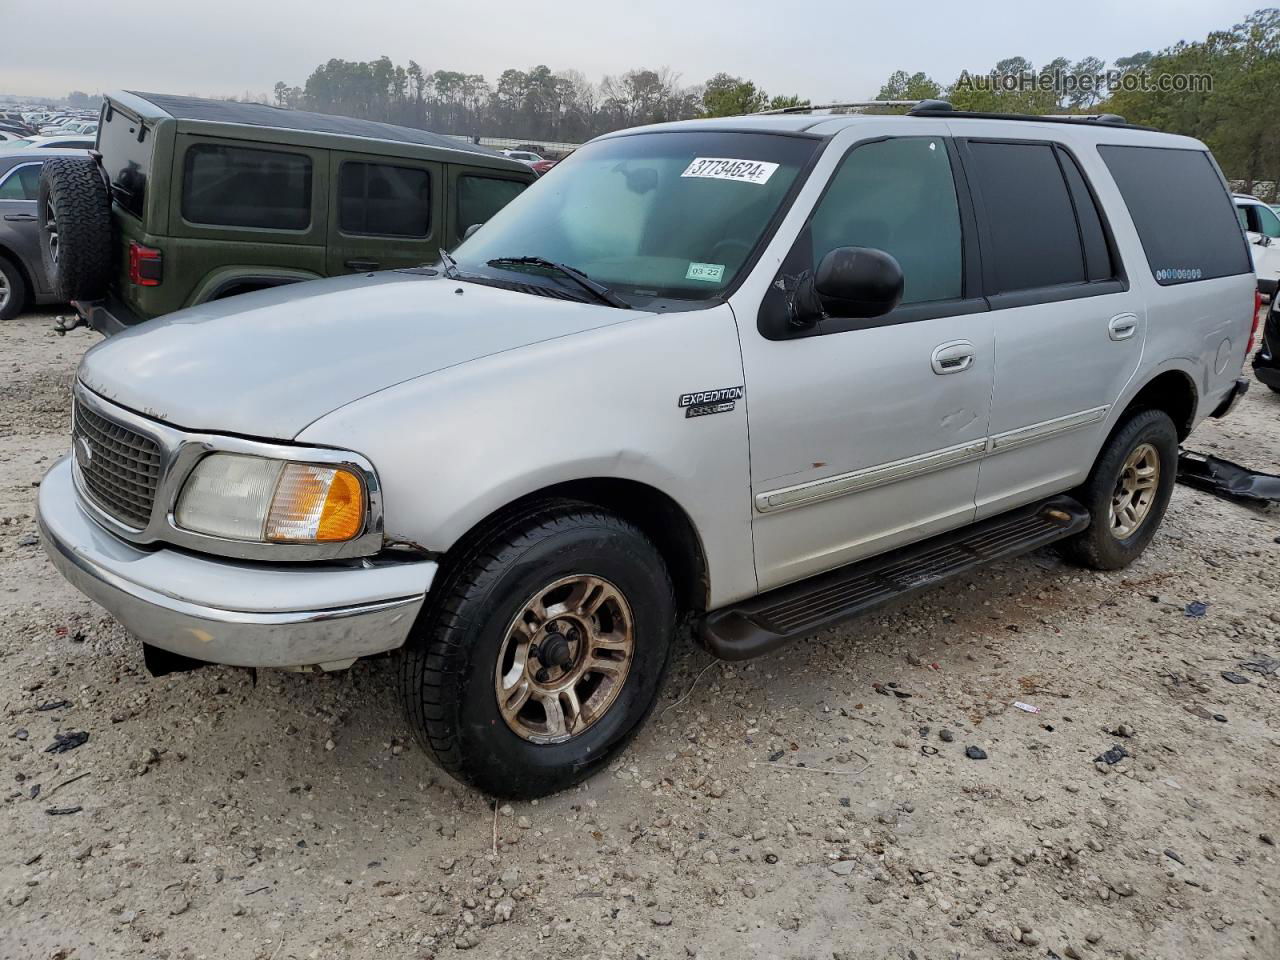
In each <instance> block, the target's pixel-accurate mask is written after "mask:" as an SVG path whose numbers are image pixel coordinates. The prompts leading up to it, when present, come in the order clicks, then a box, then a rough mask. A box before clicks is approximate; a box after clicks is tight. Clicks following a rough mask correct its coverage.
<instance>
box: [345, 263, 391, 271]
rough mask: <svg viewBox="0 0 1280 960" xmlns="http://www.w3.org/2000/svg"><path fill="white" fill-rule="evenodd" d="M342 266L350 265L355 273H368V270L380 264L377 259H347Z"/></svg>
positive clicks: (376, 267)
mask: <svg viewBox="0 0 1280 960" xmlns="http://www.w3.org/2000/svg"><path fill="white" fill-rule="evenodd" d="M344 266H347V267H350V268H351V269H352V270H354V271H356V273H368V272H369V271H370V270H377V269H378V267H380V266H382V264H381V263H379V262H378V261H377V260H348V261H347V262H346V263H345V264H344Z"/></svg>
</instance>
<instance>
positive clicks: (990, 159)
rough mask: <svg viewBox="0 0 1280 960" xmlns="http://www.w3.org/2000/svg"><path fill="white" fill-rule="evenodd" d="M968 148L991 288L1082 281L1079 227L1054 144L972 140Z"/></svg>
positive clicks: (1006, 290)
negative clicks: (981, 215)
mask: <svg viewBox="0 0 1280 960" xmlns="http://www.w3.org/2000/svg"><path fill="white" fill-rule="evenodd" d="M969 153H970V156H971V157H972V158H973V171H972V172H973V179H974V181H975V184H976V186H977V188H978V194H979V196H980V198H981V202H982V207H983V210H984V212H985V219H986V223H987V226H988V229H989V232H990V241H991V246H992V248H993V249H992V250H991V255H990V257H989V262H990V264H991V272H992V278H993V280H994V283H995V288H994V290H992V291H991V292H993V293H1013V292H1014V291H1017V290H1032V289H1035V288H1037V287H1050V286H1057V285H1059V284H1065V283H1083V282H1084V279H1085V264H1084V252H1083V250H1082V249H1081V243H1080V231H1079V229H1078V228H1077V226H1076V215H1075V210H1074V209H1073V208H1072V205H1071V196H1070V194H1068V192H1067V183H1066V181H1065V180H1064V179H1063V176H1062V170H1061V168H1060V167H1059V166H1058V160H1057V158H1056V157H1055V156H1054V151H1053V147H1051V146H1050V145H1049V144H1045V143H993V142H984V141H970V143H969ZM984 257H985V252H984Z"/></svg>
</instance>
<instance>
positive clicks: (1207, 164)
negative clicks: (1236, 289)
mask: <svg viewBox="0 0 1280 960" xmlns="http://www.w3.org/2000/svg"><path fill="white" fill-rule="evenodd" d="M1098 152H1099V153H1100V154H1101V155H1102V159H1103V161H1104V162H1105V163H1106V165H1107V168H1108V169H1109V170H1110V171H1111V176H1112V177H1113V178H1115V181H1116V186H1117V187H1119V188H1120V194H1121V195H1122V196H1123V197H1124V202H1125V205H1126V206H1127V207H1128V208H1129V215H1130V216H1131V217H1132V218H1133V224H1134V226H1135V227H1137V230H1138V237H1139V238H1140V239H1141V240H1142V249H1143V251H1144V252H1145V253H1146V255H1147V263H1148V265H1149V266H1150V267H1151V273H1152V275H1153V276H1154V277H1155V278H1156V282H1157V283H1159V284H1161V285H1162V286H1163V285H1167V284H1172V283H1190V282H1194V281H1196V280H1212V279H1213V278H1215V277H1230V276H1235V275H1236V274H1240V273H1252V272H1253V266H1252V264H1251V262H1250V260H1249V251H1248V250H1247V249H1246V248H1245V242H1244V235H1243V234H1242V233H1241V232H1240V223H1239V221H1238V220H1237V219H1236V217H1235V213H1234V211H1233V210H1232V202H1231V197H1230V196H1229V195H1228V194H1227V188H1226V186H1225V185H1224V184H1223V182H1222V178H1221V176H1220V175H1219V174H1218V170H1217V168H1216V167H1215V166H1214V165H1213V161H1212V160H1211V159H1210V157H1209V154H1208V153H1206V152H1205V151H1203V150H1172V149H1168V148H1165V147H1117V146H1099V147H1098Z"/></svg>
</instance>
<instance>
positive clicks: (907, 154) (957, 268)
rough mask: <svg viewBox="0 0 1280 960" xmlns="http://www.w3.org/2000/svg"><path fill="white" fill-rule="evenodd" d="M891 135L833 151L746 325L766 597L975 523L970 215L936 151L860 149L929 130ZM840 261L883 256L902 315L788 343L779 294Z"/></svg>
mask: <svg viewBox="0 0 1280 960" xmlns="http://www.w3.org/2000/svg"><path fill="white" fill-rule="evenodd" d="M896 119H897V123H893V121H890V122H889V123H890V124H892V125H888V124H883V125H871V124H868V125H864V126H862V127H860V128H858V130H857V131H854V130H851V131H849V133H848V134H847V135H846V136H843V137H838V138H837V140H836V141H834V142H833V144H832V145H831V146H829V147H828V148H827V151H826V154H825V156H824V158H823V160H822V161H820V163H819V165H818V167H817V168H815V171H814V173H813V174H812V175H811V178H810V182H813V181H815V180H818V181H819V182H824V183H825V184H826V186H825V189H824V192H823V193H822V195H821V196H820V198H818V199H817V202H816V204H815V205H814V208H813V212H812V215H811V216H810V217H809V218H808V220H807V222H805V223H804V225H803V227H802V228H801V229H800V230H799V233H798V234H797V235H796V237H795V239H794V242H793V244H792V246H791V247H790V250H789V252H788V253H787V254H786V256H785V258H784V260H783V262H782V265H781V269H780V270H779V271H778V273H777V275H776V277H770V278H769V279H770V281H771V282H770V283H769V286H768V290H767V292H766V293H765V294H764V296H763V299H762V300H761V302H760V308H759V314H758V318H756V322H755V323H752V322H751V321H752V319H753V318H752V317H749V316H742V315H739V317H738V322H739V325H740V327H741V328H742V329H741V333H742V354H743V367H744V378H745V382H746V399H747V415H748V423H749V427H750V450H751V492H752V508H753V520H752V532H753V539H754V546H755V556H756V572H757V578H758V581H759V585H760V588H761V589H762V590H764V589H769V588H771V587H776V586H779V585H781V584H784V583H788V582H790V581H794V580H797V579H800V578H802V577H805V576H808V575H811V574H814V573H818V572H821V571H823V570H828V569H831V568H834V567H838V566H840V565H843V564H845V563H848V562H851V561H854V560H857V559H860V558H862V557H866V556H869V555H872V554H875V553H879V552H882V551H884V550H887V549H890V548H892V547H894V546H897V545H900V544H903V543H907V542H911V541H915V540H919V539H923V538H925V537H927V536H929V535H931V534H934V533H939V532H942V531H944V530H948V529H951V528H954V527H958V526H962V525H964V524H965V523H967V522H969V521H970V520H972V518H973V514H974V492H975V490H976V487H977V480H978V461H979V460H980V459H981V456H982V454H983V451H984V448H985V438H986V431H987V420H988V416H989V407H990V400H991V383H992V370H993V363H994V360H995V356H994V349H993V342H994V341H993V335H992V327H991V319H990V316H989V315H988V313H987V310H986V304H985V303H984V302H983V301H981V300H980V299H978V298H976V297H974V296H973V295H972V294H973V290H974V286H975V284H976V282H977V259H976V245H975V244H973V243H972V229H973V221H972V211H971V208H970V205H969V201H968V198H967V193H966V191H965V189H964V186H963V182H962V177H961V176H960V172H959V168H958V166H957V161H956V157H955V156H954V151H953V150H952V147H951V144H950V142H949V141H948V140H947V139H946V138H945V137H942V136H932V135H927V134H922V135H918V136H906V135H904V136H885V137H883V138H880V139H871V140H866V139H865V138H866V137H867V136H871V137H875V136H876V135H877V133H878V132H879V131H880V130H882V129H883V130H884V131H895V132H896V131H904V130H905V131H906V132H910V131H912V130H916V129H919V130H923V131H928V130H930V129H932V130H936V129H937V126H936V125H933V126H930V125H929V124H925V125H923V126H920V125H919V124H918V122H916V121H902V120H901V118H896ZM859 132H861V138H862V139H861V142H855V141H857V140H859V139H860V138H859V136H858V133H859ZM846 143H847V144H848V146H847V148H846ZM833 156H834V157H835V160H834V161H833V160H832V159H831V158H832V157H833ZM819 178H821V179H820V180H819ZM800 202H803V201H798V202H797V206H799V204H800ZM842 246H861V247H874V248H877V249H880V250H883V251H886V252H888V253H890V254H892V255H893V256H894V257H895V258H896V259H897V260H898V262H899V264H900V265H901V267H902V271H903V275H904V280H905V289H904V293H903V299H902V302H901V304H900V305H899V306H898V307H897V308H895V309H894V310H892V311H890V312H889V313H888V314H886V315H884V316H880V317H874V318H871V319H858V320H853V319H836V318H828V319H824V320H822V321H820V322H819V323H817V324H816V325H815V326H813V327H811V328H808V329H802V330H797V329H794V328H792V327H791V325H790V324H789V322H788V302H787V301H788V297H789V296H790V293H789V292H788V291H789V290H790V289H791V288H793V287H794V286H795V283H796V280H797V278H799V277H802V276H803V275H804V274H805V273H806V272H812V271H813V270H814V269H815V268H816V266H817V264H818V263H820V262H821V260H822V258H823V256H824V255H825V254H827V253H828V252H829V251H830V250H832V249H834V248H836V247H842Z"/></svg>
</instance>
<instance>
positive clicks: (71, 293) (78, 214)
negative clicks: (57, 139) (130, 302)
mask: <svg viewBox="0 0 1280 960" xmlns="http://www.w3.org/2000/svg"><path fill="white" fill-rule="evenodd" d="M38 207H39V216H40V258H41V259H42V260H43V261H44V271H45V274H46V275H47V276H48V278H49V284H50V286H51V287H52V288H53V292H54V294H55V295H56V296H57V297H58V299H59V300H96V299H98V298H99V297H102V296H103V295H105V294H106V292H107V284H108V283H109V282H110V280H111V195H110V194H109V193H108V191H107V184H106V181H105V180H104V179H103V176H102V171H101V170H100V169H99V167H98V164H97V163H96V162H95V161H94V160H92V159H91V158H89V157H83V158H82V157H57V158H55V159H52V160H46V161H45V164H44V168H43V169H42V170H41V172H40V202H39V204H38Z"/></svg>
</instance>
